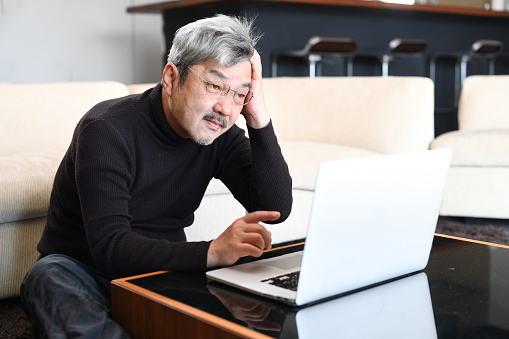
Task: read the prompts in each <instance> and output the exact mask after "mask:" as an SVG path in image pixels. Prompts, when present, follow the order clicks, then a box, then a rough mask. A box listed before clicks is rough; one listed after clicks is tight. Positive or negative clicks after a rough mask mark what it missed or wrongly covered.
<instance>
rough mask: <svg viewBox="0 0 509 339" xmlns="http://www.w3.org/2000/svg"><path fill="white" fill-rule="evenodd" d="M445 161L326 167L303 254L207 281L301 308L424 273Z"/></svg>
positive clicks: (447, 153)
mask: <svg viewBox="0 0 509 339" xmlns="http://www.w3.org/2000/svg"><path fill="white" fill-rule="evenodd" d="M451 156H452V150H451V149H438V150H429V151H421V152H412V153H403V154H391V155H380V156H372V157H365V158H355V159H347V160H336V161H327V162H324V163H322V164H321V165H320V167H319V170H318V174H317V179H316V185H315V192H314V196H313V203H312V207H311V214H310V220H309V224H308V230H307V235H306V243H305V246H304V249H303V250H302V251H299V252H295V253H290V254H285V255H282V256H279V257H276V258H270V259H263V260H258V261H252V262H248V263H244V264H240V265H234V266H230V267H225V268H220V269H215V270H211V271H208V272H207V277H208V278H209V279H212V280H215V281H219V282H221V283H224V284H228V285H231V286H234V287H237V288H241V289H243V290H246V291H249V292H252V293H256V294H258V295H261V296H264V297H268V298H272V299H276V300H279V301H281V302H284V303H287V304H290V305H295V306H303V305H308V304H311V303H316V302H319V301H321V300H324V299H328V298H331V297H333V296H336V295H339V294H342V293H346V292H350V291H353V290H357V289H360V288H364V287H367V286H370V285H373V284H377V283H380V282H383V281H386V280H390V279H393V278H396V277H400V276H403V275H406V274H410V273H413V272H416V271H419V270H422V269H423V268H424V267H426V265H427V262H428V259H429V254H430V251H431V245H432V242H433V237H434V232H435V228H436V223H437V220H438V215H439V210H440V205H441V201H442V195H443V190H444V187H445V182H446V178H447V173H448V169H449V165H450V160H451ZM295 277H298V278H297V279H294V278H295ZM292 280H297V283H296V285H295V286H290V281H292Z"/></svg>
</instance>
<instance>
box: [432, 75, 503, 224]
mask: <svg viewBox="0 0 509 339" xmlns="http://www.w3.org/2000/svg"><path fill="white" fill-rule="evenodd" d="M458 122H459V124H458V125H459V128H458V130H457V131H452V132H448V133H444V134H442V135H440V136H438V137H437V138H436V139H435V140H434V141H433V143H432V145H431V148H445V147H451V148H452V149H453V158H452V163H451V169H450V172H449V176H448V179H447V184H446V189H445V192H444V198H443V203H442V206H441V209H440V214H441V215H444V216H462V217H472V218H499V219H509V76H507V75H497V76H493V75H492V76H480V75H477V76H470V77H467V78H466V79H465V81H464V83H463V86H462V89H461V94H460V101H459V107H458Z"/></svg>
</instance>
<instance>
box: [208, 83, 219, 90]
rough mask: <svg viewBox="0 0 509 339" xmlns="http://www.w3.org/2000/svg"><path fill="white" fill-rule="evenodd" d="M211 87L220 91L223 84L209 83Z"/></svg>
mask: <svg viewBox="0 0 509 339" xmlns="http://www.w3.org/2000/svg"><path fill="white" fill-rule="evenodd" d="M209 86H210V88H211V89H213V90H214V91H220V90H221V86H219V85H216V84H209Z"/></svg>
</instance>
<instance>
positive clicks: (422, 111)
mask: <svg viewBox="0 0 509 339" xmlns="http://www.w3.org/2000/svg"><path fill="white" fill-rule="evenodd" d="M263 81H264V82H263V88H264V95H265V102H266V105H267V109H268V111H269V115H270V116H271V118H272V120H273V122H274V128H275V130H276V133H277V135H278V138H279V139H280V140H294V141H311V142H326V143H332V144H340V145H345V146H352V147H358V148H362V149H366V150H373V151H376V152H380V153H401V152H407V151H417V150H426V149H428V147H429V144H430V143H431V141H432V140H433V137H434V93H433V92H434V89H433V82H432V81H431V80H430V79H429V78H424V77H320V78H307V77H306V78H304V77H302V78H301V77H295V78H287V77H281V78H265V79H264V80H263Z"/></svg>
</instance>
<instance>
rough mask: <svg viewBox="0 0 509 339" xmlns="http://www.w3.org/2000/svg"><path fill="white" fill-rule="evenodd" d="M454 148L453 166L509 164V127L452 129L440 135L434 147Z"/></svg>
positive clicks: (433, 144) (432, 145)
mask: <svg viewBox="0 0 509 339" xmlns="http://www.w3.org/2000/svg"><path fill="white" fill-rule="evenodd" d="M449 147H450V148H452V149H453V155H452V160H451V165H453V166H491V167H492V166H509V129H508V128H500V129H482V130H465V131H452V132H447V133H444V134H442V135H440V136H438V137H437V138H436V139H435V140H434V141H433V142H432V144H431V148H432V149H437V148H449Z"/></svg>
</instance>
